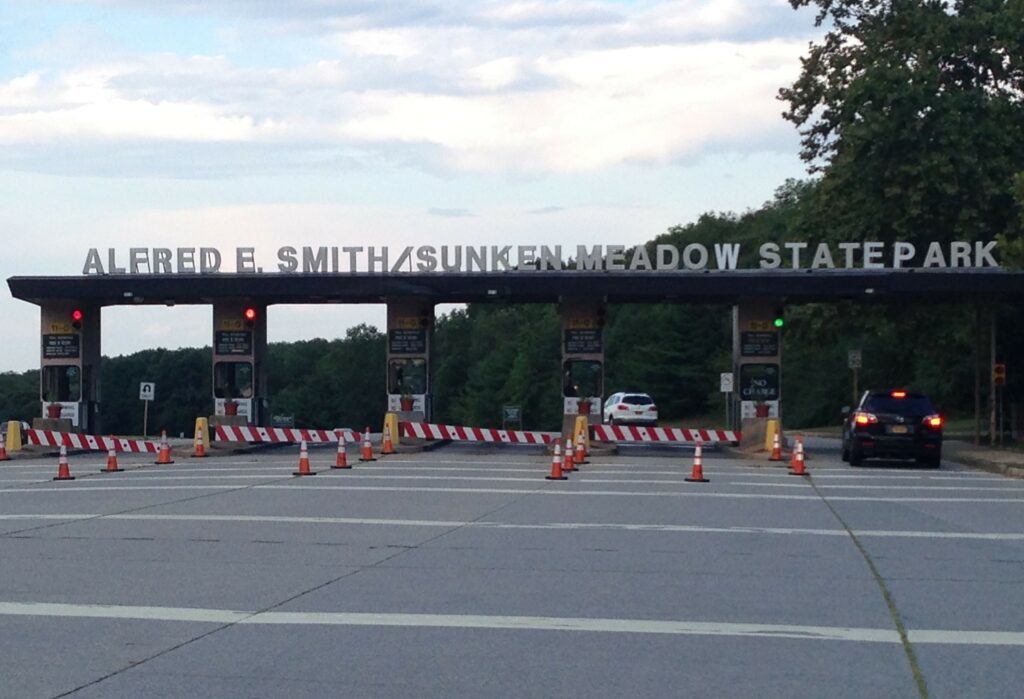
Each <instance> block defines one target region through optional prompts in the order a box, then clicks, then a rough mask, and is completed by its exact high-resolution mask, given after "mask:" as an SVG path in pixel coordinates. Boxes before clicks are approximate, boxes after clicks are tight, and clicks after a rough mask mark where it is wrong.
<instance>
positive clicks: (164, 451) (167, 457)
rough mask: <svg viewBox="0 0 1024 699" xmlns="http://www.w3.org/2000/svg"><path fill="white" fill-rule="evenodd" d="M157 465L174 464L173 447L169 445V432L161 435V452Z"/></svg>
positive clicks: (157, 458) (158, 453)
mask: <svg viewBox="0 0 1024 699" xmlns="http://www.w3.org/2000/svg"><path fill="white" fill-rule="evenodd" d="M153 463H156V464H161V465H163V464H173V463H174V459H172V458H171V445H170V444H168V443H167V430H164V431H163V432H161V433H160V451H159V452H157V455H156V461H155V462H153Z"/></svg>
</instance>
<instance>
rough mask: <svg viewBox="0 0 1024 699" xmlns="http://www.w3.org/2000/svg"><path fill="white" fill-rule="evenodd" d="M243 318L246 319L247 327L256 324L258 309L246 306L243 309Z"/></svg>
mask: <svg viewBox="0 0 1024 699" xmlns="http://www.w3.org/2000/svg"><path fill="white" fill-rule="evenodd" d="M242 319H243V320H244V321H245V327H247V328H251V327H252V326H254V325H256V309H255V308H253V307H251V306H250V307H249V308H246V309H245V310H244V311H242Z"/></svg>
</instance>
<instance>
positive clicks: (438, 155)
mask: <svg viewBox="0 0 1024 699" xmlns="http://www.w3.org/2000/svg"><path fill="white" fill-rule="evenodd" d="M107 4H115V5H120V6H124V7H130V8H135V9H138V10H140V11H146V12H151V13H157V14H159V13H174V14H176V15H184V16H190V15H191V14H197V13H200V12H203V13H205V14H204V16H206V17H214V18H216V17H235V18H242V19H243V20H244V21H242V22H241V23H238V24H235V25H232V27H231V31H232V34H233V35H234V36H235V37H236V38H235V39H234V40H233V41H234V42H237V41H238V38H239V37H248V38H249V40H250V41H259V39H260V37H261V36H266V35H267V34H266V33H267V32H268V31H271V29H270V25H271V22H270V18H278V19H280V20H281V22H284V23H285V25H286V29H287V31H288V32H290V33H291V34H290V35H289V36H290V37H291V38H290V41H292V42H294V43H296V44H301V45H302V46H303V52H304V53H306V54H309V55H312V56H314V57H313V58H312V59H310V60H308V61H306V62H304V63H301V64H298V65H287V66H285V65H281V66H269V67H268V66H254V65H243V64H242V63H241V62H239V61H238V60H235V59H233V58H231V57H230V56H228V55H224V54H219V53H216V52H211V53H209V54H204V55H178V54H173V53H166V52H164V53H141V54H139V53H134V54H133V53H131V52H127V51H125V50H124V49H123V48H119V47H116V46H111V47H110V50H109V51H108V52H107V53H106V54H101V53H95V52H94V53H90V54H88V55H87V57H86V58H85V59H84V61H83V62H82V63H80V64H69V62H70V61H71V59H70V56H72V55H73V54H74V52H69V51H67V50H66V45H67V43H68V37H67V33H66V32H65V33H60V32H58V35H57V36H55V37H54V39H53V41H54V42H55V44H56V45H57V47H58V48H56V49H52V48H51V49H48V48H47V47H46V46H45V45H44V46H40V47H36V48H35V49H33V50H31V51H26V52H24V53H25V56H27V57H29V59H27V60H31V57H32V56H44V57H47V60H46V61H45V65H43V64H42V63H41V64H40V65H38V66H33V67H31V68H30V69H28V70H25V71H23V72H22V73H21V74H20V75H16V76H14V77H11V78H9V79H8V80H7V81H6V82H4V83H0V144H2V145H3V146H4V147H5V149H4V150H5V152H4V153H3V154H0V167H7V168H8V169H25V168H28V169H37V170H40V171H54V170H61V169H63V170H65V171H67V170H68V168H71V169H72V170H77V171H85V172H87V173H88V174H102V172H103V170H104V169H105V168H111V166H110V162H111V161H113V162H115V163H116V165H114V166H113V167H112V168H111V169H114V170H116V169H119V168H121V169H123V168H128V169H130V170H133V171H134V169H135V166H136V165H137V166H138V169H139V170H140V171H141V174H145V171H146V169H147V167H148V168H151V172H152V173H153V174H160V173H166V172H168V171H170V172H175V173H176V176H187V174H188V168H183V167H182V166H181V164H182V163H183V162H187V163H195V168H194V169H193V170H192V172H194V173H196V175H197V176H207V175H204V174H203V173H204V172H218V173H224V174H241V173H246V172H249V168H250V167H251V166H252V163H253V162H254V161H259V160H260V159H261V158H267V159H269V161H270V162H272V163H281V164H282V166H283V167H286V168H287V167H297V168H303V167H309V168H318V167H320V168H322V167H360V166H361V164H365V163H367V162H375V163H381V162H384V163H390V164H392V165H397V166H400V167H407V166H410V165H411V166H413V167H416V168H419V169H426V170H433V171H442V172H443V171H462V172H474V173H477V172H486V173H513V174H525V175H537V174H545V173H573V172H593V171H597V170H600V169H602V168H607V167H611V166H616V165H620V164H623V163H644V164H657V163H666V162H675V161H679V160H686V159H692V158H694V157H697V156H699V155H701V154H702V153H704V152H707V151H709V150H728V149H741V148H743V149H745V148H750V147H755V148H756V147H762V148H771V147H773V145H774V143H775V142H776V141H777V140H778V139H779V134H780V133H781V132H783V131H785V132H788V131H790V129H789V128H788V126H786V125H785V124H784V123H783V122H782V121H781V119H779V117H778V113H779V106H778V104H777V102H776V99H775V94H776V91H777V89H778V88H779V87H780V86H782V85H784V84H787V83H789V82H791V81H792V80H793V79H794V78H795V76H796V75H797V72H798V70H799V57H800V55H801V54H802V52H803V51H804V49H805V46H806V39H807V36H806V35H805V34H804V33H803V32H802V31H801V32H795V31H794V27H797V28H798V27H799V25H800V23H799V22H794V21H791V22H789V23H787V24H785V25H784V26H783V24H782V23H780V22H777V21H776V20H777V18H778V17H780V16H781V14H780V13H781V12H783V11H784V10H785V11H787V12H789V13H790V14H789V15H787V16H792V12H791V11H790V10H788V9H787V8H786V5H785V3H783V2H781V1H777V0H750V1H749V2H747V1H744V2H741V1H740V0H686V1H679V2H675V1H673V2H653V3H643V4H640V5H635V6H634V5H622V4H618V3H611V2H593V1H588V0H559V1H556V2H540V1H536V0H523V1H518V2H497V1H495V2H480V3H462V4H460V3H443V4H431V3H426V4H423V5H421V6H419V7H418V8H416V9H415V10H412V9H410V8H408V7H397V6H392V4H382V3H370V2H357V3H341V2H324V1H322V0H299V1H297V2H291V3H271V2H251V3H249V2H240V1H238V0H221V1H220V2H210V3H203V4H202V5H200V4H199V3H173V4H172V5H173V7H170V8H169V7H168V6H167V5H168V4H167V3H159V2H155V1H152V2H146V1H145V0H109V2H108V3H107ZM281 22H277V26H279V25H281ZM763 27H768V29H763ZM273 31H277V30H276V29H275V30H273ZM758 32H762V35H760V36H757V38H752V36H751V35H752V34H757V33H758ZM794 34H799V36H793V35H794ZM105 56H107V57H106V58H105ZM40 60H42V59H40ZM112 145H116V146H117V148H116V149H112V148H110V147H111V146H112ZM190 147H191V148H192V149H193V150H194V151H195V152H194V153H189V148H190ZM103 149H106V150H107V151H110V152H108V153H106V154H105V155H104V156H103V157H101V158H99V159H98V160H94V159H92V158H90V157H89V153H91V152H94V151H96V150H103ZM115 151H116V152H115ZM183 153H184V154H187V157H188V160H182V154H183Z"/></svg>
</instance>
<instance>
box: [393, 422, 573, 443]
mask: <svg viewBox="0 0 1024 699" xmlns="http://www.w3.org/2000/svg"><path fill="white" fill-rule="evenodd" d="M400 425H401V430H402V436H403V437H407V438H409V439H446V440H451V441H453V442H491V443H497V444H548V443H549V442H553V441H555V440H557V439H559V438H560V437H561V435H560V434H559V433H557V432H524V431H522V430H495V429H491V428H487V427H463V426H462V425H433V424H430V423H428V422H402V423H400Z"/></svg>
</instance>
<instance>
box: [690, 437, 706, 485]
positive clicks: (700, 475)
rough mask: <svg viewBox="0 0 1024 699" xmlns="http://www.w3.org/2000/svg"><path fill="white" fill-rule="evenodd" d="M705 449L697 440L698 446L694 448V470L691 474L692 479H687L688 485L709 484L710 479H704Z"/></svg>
mask: <svg viewBox="0 0 1024 699" xmlns="http://www.w3.org/2000/svg"><path fill="white" fill-rule="evenodd" d="M703 452H704V449H703V447H702V446H701V442H700V440H699V439H698V440H697V446H695V447H694V448H693V470H692V471H691V472H690V477H689V478H687V479H685V480H686V482H687V483H707V482H708V479H707V478H705V477H704V463H703V462H704V457H703Z"/></svg>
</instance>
